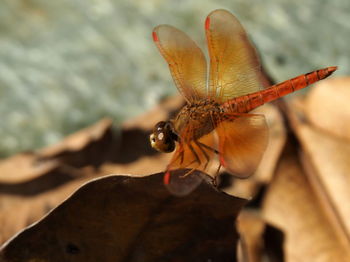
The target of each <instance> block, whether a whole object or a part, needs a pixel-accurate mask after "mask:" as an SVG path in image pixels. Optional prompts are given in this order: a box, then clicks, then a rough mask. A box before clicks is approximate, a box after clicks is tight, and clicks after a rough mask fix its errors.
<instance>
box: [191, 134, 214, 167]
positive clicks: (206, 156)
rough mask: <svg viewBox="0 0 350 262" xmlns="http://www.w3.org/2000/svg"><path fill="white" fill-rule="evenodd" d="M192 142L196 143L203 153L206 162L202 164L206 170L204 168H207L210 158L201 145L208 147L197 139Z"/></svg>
mask: <svg viewBox="0 0 350 262" xmlns="http://www.w3.org/2000/svg"><path fill="white" fill-rule="evenodd" d="M193 142H194V143H195V144H196V146H197V147H198V148H199V149H200V150H201V152H202V153H203V155H204V157H205V159H206V162H205V165H204V170H206V169H207V166H208V164H209V161H210V158H209V156H208V154H207V152H205V150H204V149H203V147H204V148H206V147H208V146H207V145H205V144H203V143H201V142H199V141H198V140H194V141H193Z"/></svg>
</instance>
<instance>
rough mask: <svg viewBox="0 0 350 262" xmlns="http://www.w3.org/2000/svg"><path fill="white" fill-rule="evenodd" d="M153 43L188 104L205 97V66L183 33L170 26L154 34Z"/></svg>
mask: <svg viewBox="0 0 350 262" xmlns="http://www.w3.org/2000/svg"><path fill="white" fill-rule="evenodd" d="M153 40H154V42H155V43H156V45H157V47H158V49H159V51H160V53H161V54H162V55H163V57H164V58H165V60H166V61H167V62H168V64H169V68H170V72H171V75H172V77H173V79H174V82H175V84H176V87H177V88H178V90H179V91H180V93H182V95H183V96H184V97H185V99H186V100H187V101H188V102H191V101H194V100H199V99H201V98H202V99H203V98H205V97H207V91H206V77H207V64H206V60H205V56H204V54H203V52H202V51H201V50H200V48H199V47H198V46H197V45H196V43H195V42H193V41H192V39H191V38H189V37H188V36H187V35H186V34H185V33H184V32H182V31H180V30H178V29H176V28H175V27H172V26H169V25H160V26H157V27H156V28H155V29H154V30H153Z"/></svg>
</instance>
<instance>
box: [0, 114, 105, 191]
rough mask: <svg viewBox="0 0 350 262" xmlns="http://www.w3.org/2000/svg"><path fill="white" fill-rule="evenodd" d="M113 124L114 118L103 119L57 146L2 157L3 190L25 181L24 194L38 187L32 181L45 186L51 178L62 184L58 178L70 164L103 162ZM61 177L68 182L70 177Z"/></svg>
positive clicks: (1, 186)
mask: <svg viewBox="0 0 350 262" xmlns="http://www.w3.org/2000/svg"><path fill="white" fill-rule="evenodd" d="M111 124H112V122H111V120H109V119H103V120H101V121H99V122H97V123H96V124H94V125H92V126H90V127H88V128H85V129H83V130H81V131H78V132H77V133H74V134H72V135H70V136H68V137H67V138H66V139H64V140H63V141H62V142H60V143H58V144H56V145H54V146H50V147H47V148H43V149H41V150H39V151H38V152H36V153H21V154H18V155H15V156H13V157H9V158H7V159H4V160H1V161H0V192H6V191H7V189H6V188H5V187H11V185H15V184H17V185H18V186H19V185H20V184H22V185H23V186H22V189H23V192H22V193H23V194H25V191H26V190H28V188H33V187H35V186H34V185H33V184H37V185H38V187H43V185H45V184H47V183H48V181H49V180H54V181H53V182H56V185H58V184H60V183H59V182H58V181H57V180H60V179H61V178H59V176H60V173H66V172H65V169H67V168H68V169H69V168H74V167H83V166H87V165H93V166H98V165H100V164H101V161H103V160H104V159H103V153H104V152H106V151H108V150H106V145H110V142H111V140H112V130H111ZM101 152H102V153H101ZM62 179H63V182H65V181H66V180H67V179H68V178H62ZM55 180H56V181H55ZM29 191H30V190H29ZM12 193H15V192H12Z"/></svg>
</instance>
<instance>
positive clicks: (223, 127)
mask: <svg viewBox="0 0 350 262" xmlns="http://www.w3.org/2000/svg"><path fill="white" fill-rule="evenodd" d="M231 117H232V119H234V118H236V119H234V120H225V121H223V122H221V123H220V124H219V125H218V127H217V128H216V132H217V134H218V137H219V152H220V153H219V154H220V163H221V164H222V165H223V166H224V167H225V168H226V169H227V170H228V171H229V172H230V173H232V174H233V175H235V176H237V177H239V178H246V177H248V176H249V175H251V174H252V173H253V172H254V171H255V170H256V168H257V167H258V165H259V163H260V160H261V158H262V156H263V154H264V152H265V149H266V146H267V142H268V127H267V123H266V120H265V117H264V116H263V115H255V114H254V115H252V114H246V115H245V114H242V115H239V116H231Z"/></svg>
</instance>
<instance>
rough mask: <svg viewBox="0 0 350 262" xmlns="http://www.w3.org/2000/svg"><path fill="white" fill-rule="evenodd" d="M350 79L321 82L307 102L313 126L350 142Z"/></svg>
mask: <svg viewBox="0 0 350 262" xmlns="http://www.w3.org/2000/svg"><path fill="white" fill-rule="evenodd" d="M349 98H350V77H339V78H331V79H327V80H325V81H321V82H320V83H318V84H317V86H316V87H315V88H313V89H312V90H311V92H310V93H309V94H308V96H307V98H306V100H305V114H306V116H307V118H308V119H309V120H310V122H311V123H312V125H314V126H316V127H319V128H321V129H323V130H325V131H327V132H329V133H330V134H334V135H337V136H340V137H342V138H346V139H348V140H349V141H350V106H349Z"/></svg>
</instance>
